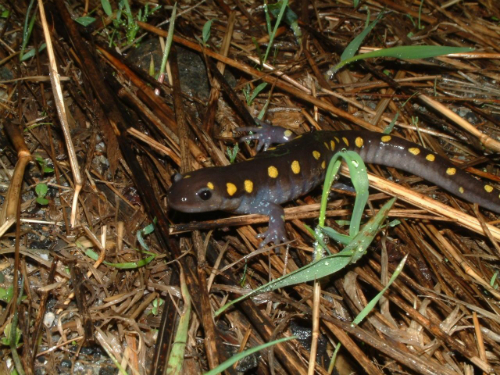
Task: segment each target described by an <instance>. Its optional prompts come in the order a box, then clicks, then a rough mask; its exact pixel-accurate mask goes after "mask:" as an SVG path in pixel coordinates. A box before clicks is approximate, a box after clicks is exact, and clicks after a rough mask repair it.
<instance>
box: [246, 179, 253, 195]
mask: <svg viewBox="0 0 500 375" xmlns="http://www.w3.org/2000/svg"><path fill="white" fill-rule="evenodd" d="M244 184H245V191H246V192H247V193H251V192H252V191H253V182H252V181H250V180H245V182H244Z"/></svg>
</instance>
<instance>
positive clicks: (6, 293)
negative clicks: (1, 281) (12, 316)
mask: <svg viewBox="0 0 500 375" xmlns="http://www.w3.org/2000/svg"><path fill="white" fill-rule="evenodd" d="M13 296H14V287H13V286H12V285H11V286H9V287H8V288H7V289H5V288H0V300H1V301H4V302H7V303H9V302H10V301H11V300H12V297H13Z"/></svg>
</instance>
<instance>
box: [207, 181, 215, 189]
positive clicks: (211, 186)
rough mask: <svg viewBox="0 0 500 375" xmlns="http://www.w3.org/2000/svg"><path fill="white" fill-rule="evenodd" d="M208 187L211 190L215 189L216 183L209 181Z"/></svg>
mask: <svg viewBox="0 0 500 375" xmlns="http://www.w3.org/2000/svg"><path fill="white" fill-rule="evenodd" d="M207 188H209V189H210V190H214V184H212V183H211V182H209V183H207Z"/></svg>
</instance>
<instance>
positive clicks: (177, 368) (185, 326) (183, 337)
mask: <svg viewBox="0 0 500 375" xmlns="http://www.w3.org/2000/svg"><path fill="white" fill-rule="evenodd" d="M180 276H181V293H182V298H183V299H184V311H183V312H182V314H181V316H180V318H179V324H178V325H177V332H176V333H175V339H174V343H173V344H172V351H171V352H170V358H169V359H168V364H167V371H166V374H167V375H180V374H182V365H183V364H184V352H185V350H186V343H187V338H188V332H189V320H190V319H191V309H192V306H191V295H190V294H189V291H188V288H187V284H186V279H185V277H184V272H182V269H181V273H180Z"/></svg>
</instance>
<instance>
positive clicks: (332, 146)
mask: <svg viewBox="0 0 500 375" xmlns="http://www.w3.org/2000/svg"><path fill="white" fill-rule="evenodd" d="M330 147H331V150H332V151H333V150H335V142H334V141H330Z"/></svg>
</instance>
